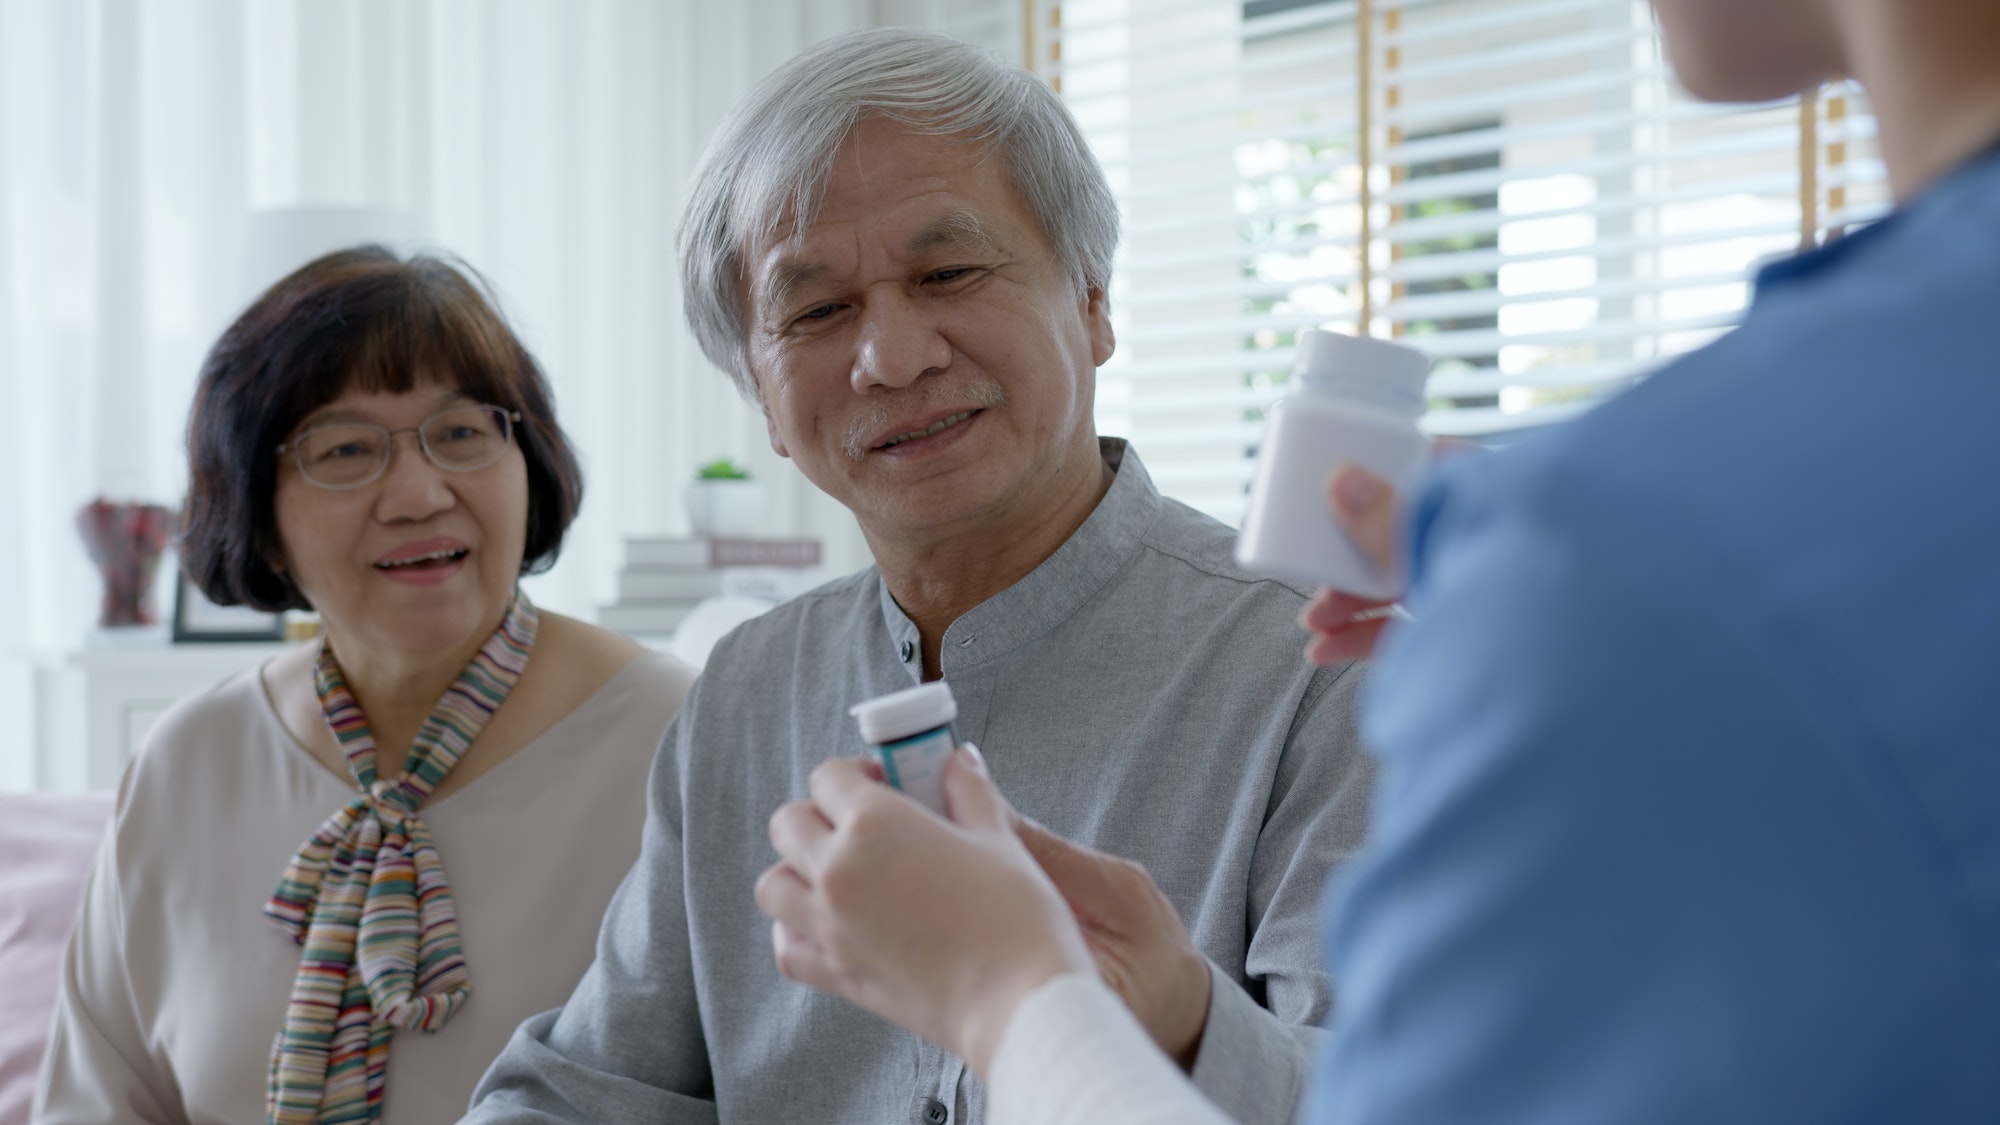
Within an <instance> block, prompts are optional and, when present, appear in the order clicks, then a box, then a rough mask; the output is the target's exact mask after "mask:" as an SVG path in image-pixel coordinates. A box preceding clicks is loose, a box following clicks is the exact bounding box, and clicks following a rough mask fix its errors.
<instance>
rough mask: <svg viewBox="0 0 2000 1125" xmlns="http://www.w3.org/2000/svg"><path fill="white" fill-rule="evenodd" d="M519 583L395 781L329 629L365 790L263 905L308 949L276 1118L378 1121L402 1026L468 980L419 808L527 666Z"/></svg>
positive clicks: (329, 695)
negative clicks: (381, 770) (384, 771)
mask: <svg viewBox="0 0 2000 1125" xmlns="http://www.w3.org/2000/svg"><path fill="white" fill-rule="evenodd" d="M538 620H539V619H538V617H537V615H536V613H535V607H534V606H532V605H530V604H529V603H528V598H527V596H526V595H525V594H521V593H520V592H518V591H517V592H516V593H515V596H514V601H513V602H512V603H511V604H510V605H509V606H508V607H507V613H506V616H505V617H503V618H502V619H501V621H500V628H499V629H497V630H495V631H494V633H493V636H492V638H491V639H489V640H488V641H487V642H486V644H485V646H484V647H482V648H481V649H480V650H479V654H478V655H477V656H474V657H473V658H472V663H470V664H467V665H466V666H465V671H463V672H461V673H459V676H458V679H457V680H456V681H455V682H454V683H453V684H452V685H451V688H450V689H449V690H448V691H446V692H445V693H444V697H443V698H441V699H439V700H438V703H437V706H436V707H435V708H433V709H432V711H431V714H430V717H429V718H428V719H426V720H425V721H424V727H423V730H422V731H420V732H418V734H417V738H416V741H415V742H413V743H412V744H411V745H410V753H409V757H408V758H407V759H405V761H404V772H403V776H401V777H400V778H383V777H381V776H379V775H378V774H377V772H376V762H375V737H374V735H373V734H372V733H370V731H369V729H368V718H367V716H365V715H363V714H362V713H361V708H360V706H359V705H358V704H357V703H355V701H354V693H353V692H352V691H349V690H348V687H347V681H346V679H345V678H344V677H343V676H342V675H341V673H340V665H339V663H338V662H336V661H335V660H334V658H333V649H332V648H331V647H329V646H328V644H327V643H326V642H325V641H324V640H322V641H321V642H320V648H319V663H318V665H317V667H316V668H315V670H314V676H313V680H314V684H315V686H316V687H317V688H318V689H319V699H320V706H321V707H322V708H323V709H324V710H325V712H326V725H327V727H328V728H329V729H330V730H332V731H333V737H334V739H335V740H336V741H338V742H339V744H340V748H341V751H342V753H344V754H345V755H346V756H347V768H348V770H349V772H351V773H352V774H353V775H354V780H355V783H356V784H357V785H359V786H360V787H361V792H360V793H359V794H358V795H357V796H356V797H355V798H354V800H352V801H350V802H348V804H347V805H346V806H345V807H344V808H342V809H340V810H339V811H337V812H335V813H334V814H333V815H332V816H331V817H328V818H327V821H326V823H325V824H322V825H321V826H320V828H319V831H318V832H315V833H314V834H313V837H312V839H310V840H307V841H306V842H305V844H304V845H303V846H301V847H300V848H299V852H298V855H296V856H294V857H293V859H292V861H291V863H290V864H289V865H287V866H286V868H285V874H284V878H283V879H281V880H280V881H279V883H278V890H277V892H276V893H275V894H273V895H272V896H271V901H270V902H269V903H268V904H267V905H266V906H265V907H264V916H265V917H266V918H269V919H270V920H271V921H273V922H275V923H277V924H278V927H279V928H280V929H282V930H284V931H285V933H287V934H289V935H290V936H291V938H292V940H293V941H296V942H298V943H299V944H301V945H303V946H305V950H304V952H303V953H302V954H301V956H300V958H299V972H298V976H297V977H296V978H294V980H293V982H292V999H291V1003H290V1004H288V1005H287V1006H286V1008H285V1025H284V1029H283V1030H281V1031H280V1032H278V1036H277V1040H276V1042H275V1043H273V1044H272V1047H271V1073H270V1086H269V1093H268V1095H267V1098H266V1101H265V1114H266V1116H267V1117H268V1118H269V1121H270V1122H271V1125H315V1123H324V1125H345V1123H347V1122H357V1121H373V1120H375V1119H376V1117H377V1116H379V1115H380V1113H381V1110H382V1094H383V1090H384V1087H385V1085H386V1083H387V1080H388V1070H389V1036H390V1034H391V1033H392V1032H393V1031H394V1029H396V1028H399V1027H400V1028H417V1029H420V1030H423V1031H436V1030H437V1029H438V1028H440V1027H443V1026H444V1024H445V1021H446V1020H448V1019H450V1018H451V1014H452V1012H453V1011H455V1010H456V1009H457V1008H458V1006H459V1005H460V1004H462V1003H464V1002H465V997H466V994H467V993H468V992H469V991H470V989H471V976H470V974H469V973H468V972H467V971H466V967H465V956H464V954H463V953H462V952H461V951H460V950H459V945H458V912H457V910H456V908H455V907H454V906H453V904H452V899H451V888H450V887H449V886H448V885H447V884H446V882H445V874H444V865H443V863H442V862H441V861H440V859H439V857H438V850H437V845H436V844H435V843H434V842H433V841H432V840H431V833H430V829H429V827H427V826H426V825H425V824H424V822H423V819H422V818H421V817H419V816H418V815H417V810H418V809H419V808H421V807H422V806H423V803H424V800H425V798H427V797H429V796H430V795H431V793H432V792H433V791H434V790H436V788H437V786H438V783H439V782H440V781H443V780H444V777H445V775H446V774H448V773H450V772H451V767H452V766H453V765H454V764H456V763H457V762H458V759H459V756H460V755H462V754H464V753H465V749H466V747H468V746H470V745H471V744H472V740H473V739H474V738H476V737H478V735H479V732H480V730H481V729H482V728H484V727H485V726H486V720H487V719H489V718H491V717H492V715H493V712H494V710H495V709H497V708H498V707H499V706H500V702H501V700H503V699H505V698H507V692H508V689H510V688H512V687H513V686H514V681H515V680H517V679H519V678H520V675H521V669H523V668H524V667H526V666H527V663H528V654H529V652H530V650H531V649H533V648H534V644H535V628H536V625H537V623H538Z"/></svg>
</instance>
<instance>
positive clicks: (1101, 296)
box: [1083, 285, 1118, 367]
mask: <svg viewBox="0 0 2000 1125" xmlns="http://www.w3.org/2000/svg"><path fill="white" fill-rule="evenodd" d="M1083 324H1084V330H1085V331H1087V332H1089V333H1090V356H1091V360H1092V362H1093V363H1094V364H1095V365H1096V366H1098V367H1102V366H1104V364H1105V363H1106V362H1107V361H1109V360H1110V359H1111V353H1112V352H1114V351H1117V350H1118V338H1117V336H1116V335H1115V334H1114V333H1113V332H1112V331H1111V298H1110V297H1109V296H1108V295H1106V293H1105V292H1104V287H1103V286H1102V285H1087V286H1085V287H1084V290H1083Z"/></svg>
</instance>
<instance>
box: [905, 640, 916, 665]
mask: <svg viewBox="0 0 2000 1125" xmlns="http://www.w3.org/2000/svg"><path fill="white" fill-rule="evenodd" d="M902 653H903V663H905V664H908V663H909V662H910V657H912V656H915V655H916V654H917V646H916V645H913V644H911V643H910V642H908V641H904V642H903V648H902Z"/></svg>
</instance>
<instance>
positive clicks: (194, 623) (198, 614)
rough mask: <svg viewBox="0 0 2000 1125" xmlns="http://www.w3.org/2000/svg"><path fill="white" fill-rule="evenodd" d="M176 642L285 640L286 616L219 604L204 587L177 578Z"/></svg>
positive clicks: (174, 637)
mask: <svg viewBox="0 0 2000 1125" xmlns="http://www.w3.org/2000/svg"><path fill="white" fill-rule="evenodd" d="M176 577H177V578H178V579H179V582H178V584H177V586H176V588H175V594H174V626H173V642H174V643H175V644H177V645H179V644H232V643H233V644H244V643H254V642H259V641H266V642H268V641H282V640H284V639H285V615H284V614H282V613H265V612H264V611H262V610H258V609H251V608H250V607H248V606H240V605H217V604H215V603H214V602H212V601H210V600H208V595H206V594H204V593H202V592H201V588H200V587H198V586H196V585H195V584H194V583H193V582H191V581H189V580H188V576H187V573H186V572H185V571H183V572H181V573H180V574H178V575H177V576H176Z"/></svg>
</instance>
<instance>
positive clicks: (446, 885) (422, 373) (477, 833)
mask: <svg viewBox="0 0 2000 1125" xmlns="http://www.w3.org/2000/svg"><path fill="white" fill-rule="evenodd" d="M188 456H189V462H190V466H189V467H190V477H191V482H192V483H191V485H190V492H189V497H188V504H187V512H186V520H185V526H184V529H183V547H182V550H183V558H184V561H185V565H186V567H187V569H188V572H189V574H190V575H191V576H192V577H193V578H194V580H195V581H196V582H198V583H199V584H200V585H201V587H202V589H203V590H204V591H205V592H206V593H207V594H208V596H209V597H210V598H212V599H214V600H216V601H218V602H221V603H224V604H245V605H251V606H256V607H258V608H260V609H264V610H279V609H286V608H298V607H307V606H309V607H311V608H313V609H315V610H317V611H318V612H319V615H320V619H321V621H322V622H323V623H324V635H323V639H322V640H321V641H320V642H319V643H318V644H317V645H311V646H305V647H302V648H300V649H298V650H295V651H293V652H290V653H287V654H286V655H283V656H280V657H277V658H275V659H273V660H272V661H270V662H269V663H267V664H266V665H264V667H263V668H262V669H260V670H259V671H257V672H254V673H246V674H244V675H241V676H238V677H236V678H235V679H232V680H229V681H227V682H225V683H223V684H222V685H220V686H218V687H216V688H215V689H213V690H212V691H210V692H208V693H207V694H205V695H202V696H200V697H198V698H195V699H191V700H189V701H187V702H185V703H183V704H181V705H180V706H179V707H177V708H176V709H175V710H174V711H173V712H172V713H171V714H170V715H169V716H168V717H167V718H166V719H165V720H163V721H162V722H161V724H160V726H159V728H158V730H157V731H156V732H155V733H154V734H153V736H152V737H151V738H150V739H149V740H148V742H147V745H146V747H145V748H144V749H143V750H142V751H141V753H140V754H139V756H138V758H137V759H136V760H135V761H134V762H133V763H132V766H131V768H130V769H129V770H128V771H127V773H126V776H125V779H124V784H123V786H122V788H121V791H120V794H119V801H118V812H117V818H116V823H115V829H114V832H113V835H112V838H111V839H110V841H109V842H108V844H107V845H106V847H105V849H104V851H103V853H102V856H101V858H100V860H99V863H98V866H97V869H96V871H95V873H94V875H93V876H92V880H91V885H90V889H89V891H88V895H87V898H86V900H85V905H84V908H83V913H82V917H81V920H80V921H79V923H78V926H77V930H76V933H75V935H74V937H73V938H72V941H71V945H70V950H69V954H68V958H67V962H66V965H65V968H64V974H63V979H62V982H61V995H60V998H59V1002H58V1010H57V1016H56V1020H55V1026H54V1031H53V1035H52V1038H51V1041H50V1045H49V1050H48V1055H47V1060H46V1062H45V1063H44V1068H43V1075H42V1087H41V1091H40V1094H39V1096H38V1099H37V1101H38V1108H37V1120H38V1121H41V1122H45V1123H47V1125H58V1123H67V1122H86V1121H88V1122H107V1121H121V1122H124V1121H149V1122H208V1121H229V1122H245V1121H252V1120H259V1119H268V1120H270V1121H274V1122H313V1121H321V1122H353V1121H369V1120H378V1119H379V1120H390V1121H394V1122H397V1123H398V1125H417V1123H423V1122H443V1121H453V1120H456V1119H457V1118H458V1117H459V1116H460V1115H461V1113H462V1112H463V1111H464V1109H465V1106H466V1102H467V1099H468V1097H469V1095H470V1094H471V1091H472V1087H473V1084H474V1083H475V1082H476V1081H477V1080H478V1078H479V1076H480V1074H481V1073H482V1072H483V1071H484V1070H485V1068H486V1065H487V1063H488V1061H489V1060H491V1059H492V1057H493V1055H494V1054H495V1053H496V1052H497V1051H498V1050H499V1048H500V1046H501V1044H502V1043H504V1042H505V1041H506V1039H507V1036H508V1035H509V1033H511V1032H512V1031H513V1029H514V1026H515V1025H516V1024H518V1023H520V1022H521V1021H522V1020H523V1019H524V1018H526V1017H527V1016H529V1015H531V1014H533V1013H535V1012H539V1011H542V1010H544V1009H547V1008H552V1007H555V1006H556V1005H558V1004H561V1003H562V1001H563V999H564V998H565V997H566V996H568V995H569V992H570V990H571V988H572V987H573V986H574V985H575V984H576V981H577V979H578V978H579V977H580V976H581V975H582V973H583V970H584V968H585V967H586V966H587V965H589V963H590V960H591V953H592V949H593V945H594V942H595V938H596V934H597V927H598V921H599V917H600V916H601V915H602V914H603V912H604V907H605V904H606V903H607V902H608V901H609V900H610V898H611V892H612V890H613V888H614V887H616V886H617V884H618V881H619V880H620V878H621V877H622V876H623V875H624V873H625V870H626V868H627V867H629V866H630V865H631V863H632V861H633V859H634V858H635V857H636V856H637V855H638V852H639V837H640V830H641V828H642V826H643V823H644V818H645V800H644V795H645V789H646V786H645V780H646V774H647V770H648V769H649V768H650V765H651V762H652V758H653V752H654V749H655V748H656V746H657V745H658V743H659V740H660V737H661V735H662V733H663V732H664V731H665V729H666V727H667V725H668V723H669V721H670V720H671V719H672V718H673V715H674V713H675V711H676V710H677V709H678V708H679V706H680V703H681V700H682V698H683V697H684V696H685V695H686V693H687V688H688V685H689V682H690V681H691V679H692V676H693V673H692V672H691V670H690V669H688V668H687V667H685V666H683V665H681V664H679V663H678V662H676V661H674V660H673V659H671V658H670V657H667V656H664V655H660V654H656V653H653V652H650V651H648V650H646V649H644V648H642V647H641V646H639V645H637V644H634V643H632V642H631V641H628V640H625V639H623V638H621V637H617V636H614V635H612V634H610V633H606V632H604V631H603V630H600V629H597V628H595V627H593V626H590V625H586V624H584V623H582V622H579V621H574V620H571V619H569V618H566V617H561V616H558V615H556V614H553V613H539V612H537V611H536V609H535V607H534V606H533V605H531V604H530V603H529V601H528V599H527V597H526V596H525V595H524V594H523V593H522V592H521V591H520V589H519V588H518V586H517V580H518V578H519V577H520V576H521V575H522V574H526V573H533V572H535V571H538V570H541V569H544V568H546V567H547V566H548V565H549V564H550V563H552V562H553V561H554V560H555V558H556V554H557V552H558V550H559V549H560V547H561V545H562V538H563V533H564V530H565V529H566V528H567V527H568V526H569V523H570V521H571V519H572V518H574V516H575V514H576V510H577V505H578V502H579V500H580V499H581V495H582V486H581V481H580V478H579V473H578V469H577V464H576V458H575V456H574V455H573V454H572V452H571V450H570V448H569V445H568V443H567V441H566V440H565V438H564V437H563V434H562V431H561V429H560V428H559V427H558V426H557V424H556V420H555V415H554V411H553V408H552V405H551V402H550V394H549V389H548V386H547V383H546V381H545V380H544V378H543V376H542V373H541V371H540V370H539V369H538V367H537V366H536V363H535V361H534V359H533V358H532V357H531V356H530V355H529V354H528V352H527V351H526V350H525V349H524V348H523V347H522V346H521V344H520V342H519V341H518V340H517V339H515V337H514V335H513V334H512V333H511V332H510V331H509V330H508V328H507V326H506V325H505V323H503V322H502V320H501V319H500V317H499V315H498V314H497V313H496V312H495V311H494V307H493V305H492V304H491V303H490V302H489V301H488V300H487V298H486V297H485V296H484V295H483V294H482V292H481V290H480V288H478V287H477V286H475V285H474V284H473V283H472V282H471V281H469V280H468V279H467V278H466V276H464V274H462V273H461V272H460V271H458V270H456V269H454V268H453V267H452V266H450V265H447V264H446V263H444V262H442V261H439V260H436V259H433V258H426V257H418V258H412V259H410V260H407V261H405V260H399V259H398V258H397V257H396V256H395V255H393V254H391V253H389V252H387V251H385V250H382V249H379V248H372V247H370V248H362V249H356V250H348V251H343V252H340V253H335V254H330V255H328V256H326V257H324V258H321V259H319V260H318V261H315V262H313V263H311V264H310V265H307V266H305V267H304V268H302V269H300V270H299V271H298V272H297V273H294V274H293V275H291V276H290V277H287V278H285V279H284V280H283V281H280V282H279V283H278V284H277V285H276V286H274V287H273V288H272V289H271V290H270V291H269V292H268V293H266V294H264V296H263V297H262V298H260V299H259V300H258V301H257V302H256V303H255V304H254V305H252V306H251V307H250V309H249V310H248V311H247V312H245V313H244V314H243V315H242V316H241V317H240V318H239V319H238V320H237V321H236V323H235V324H234V325H233V326H231V327H230V329H229V330H228V331H227V332H226V333H225V334H224V335H223V337H222V339H221V340H220V341H219V342H218V343H217V344H216V346H215V348H214V350H213V351H212V352H211V353H210V354H209V357H208V360H207V363H206V365H205V366H204V368H203V371H202V376H201V383H200V387H199V389H198V390H197V392H196V397H195V405H194V412H193V418H192V421H191V423H190V426H189V433H188Z"/></svg>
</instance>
